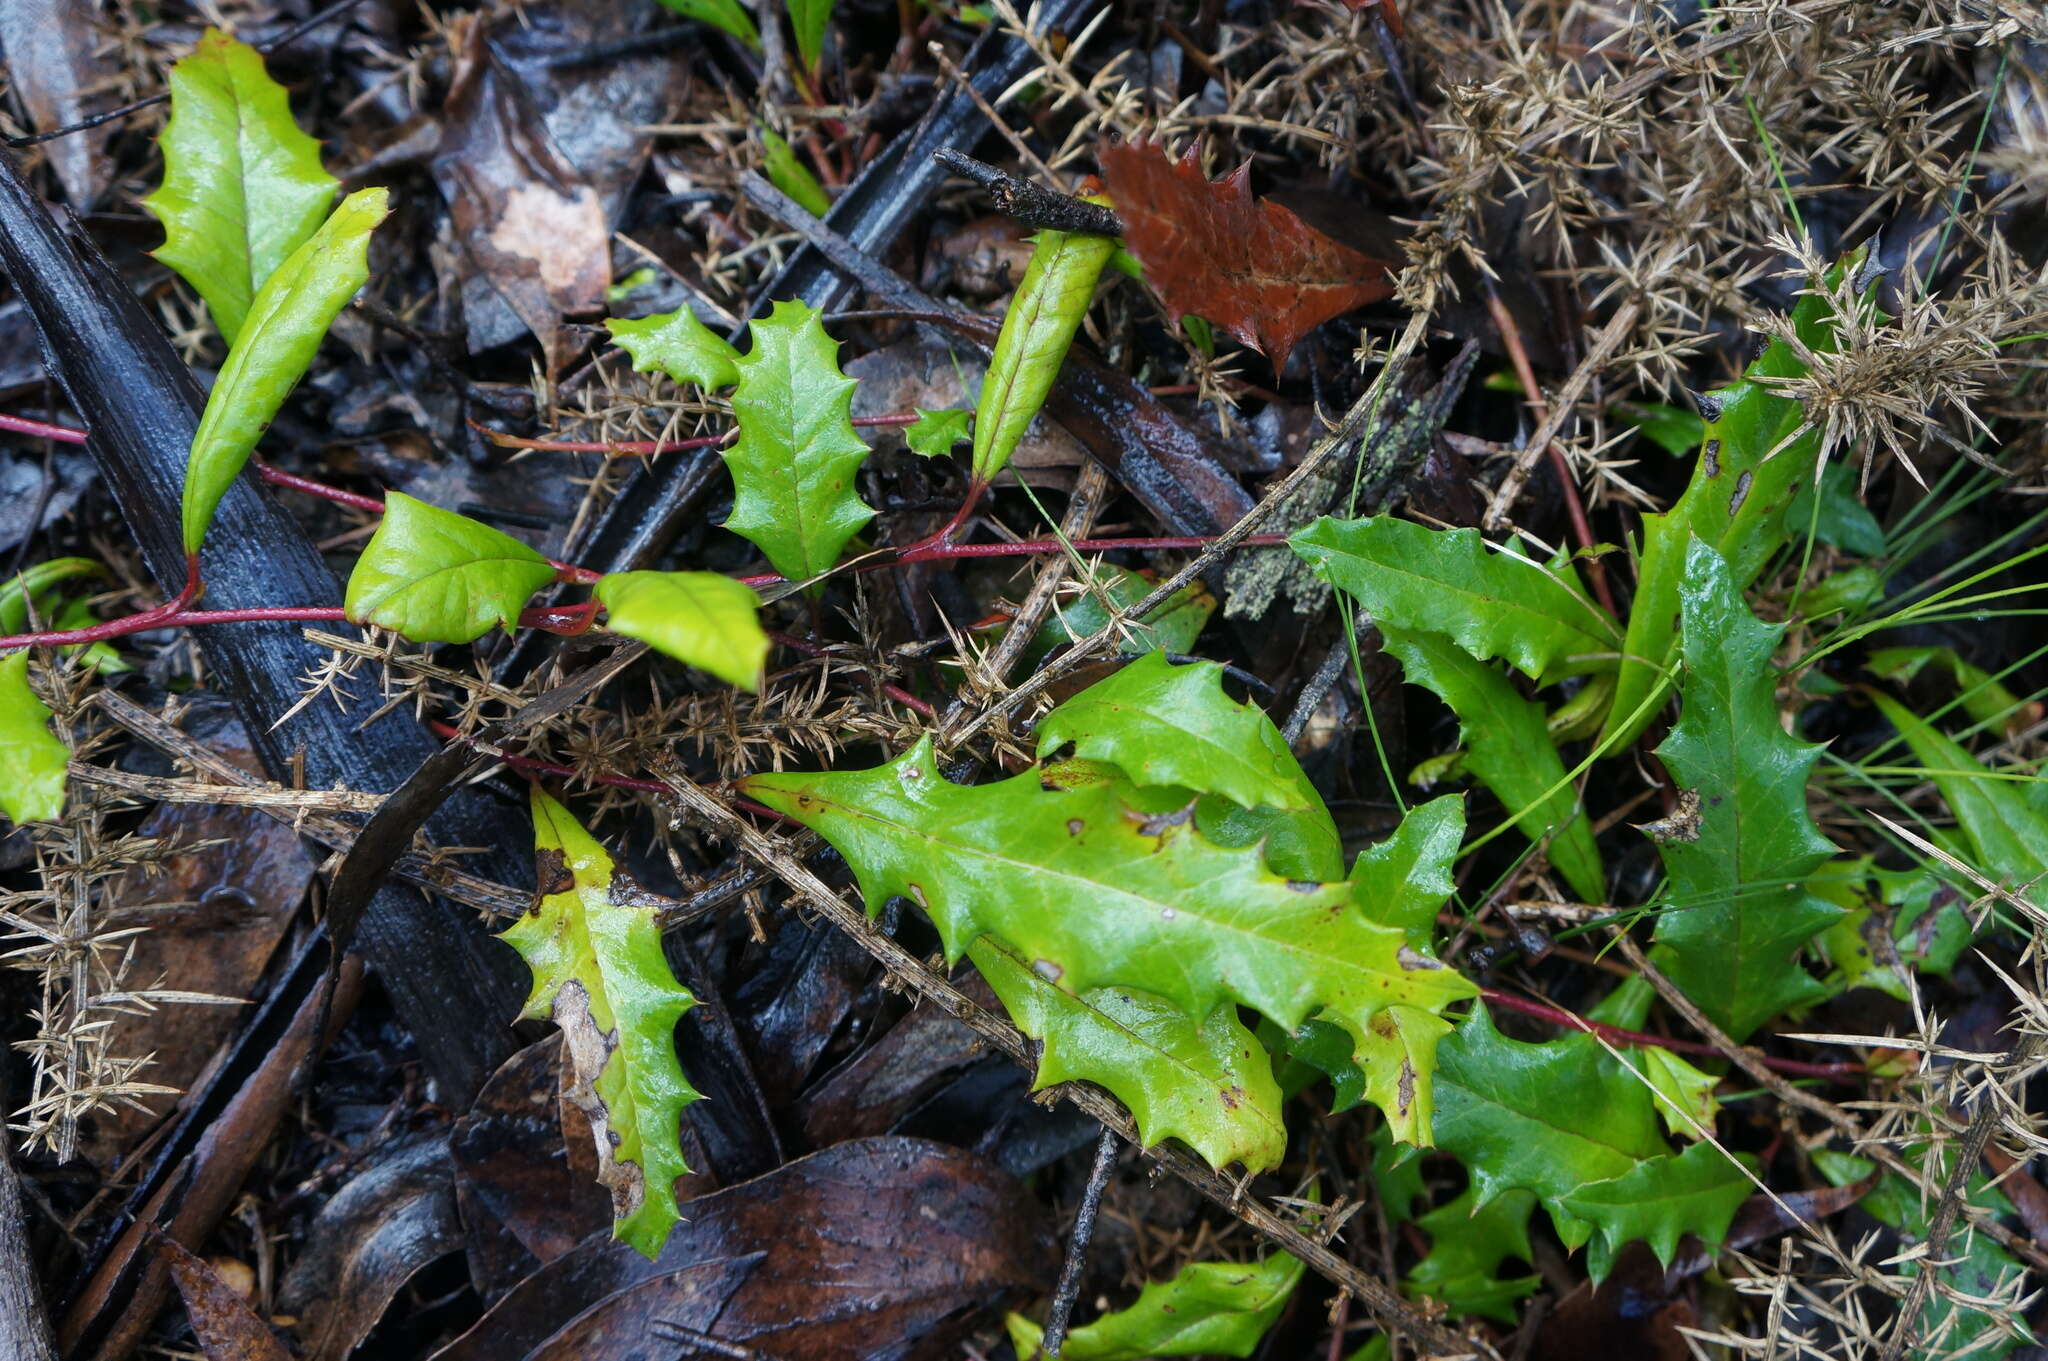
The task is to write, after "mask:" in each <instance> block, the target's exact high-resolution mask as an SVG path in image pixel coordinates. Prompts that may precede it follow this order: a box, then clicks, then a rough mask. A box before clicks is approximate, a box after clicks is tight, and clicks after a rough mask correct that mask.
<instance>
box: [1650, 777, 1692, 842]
mask: <svg viewBox="0 0 2048 1361" xmlns="http://www.w3.org/2000/svg"><path fill="white" fill-rule="evenodd" d="M1636 830H1637V831H1639V832H1641V833H1642V834H1643V835H1644V836H1646V837H1649V838H1650V839H1651V840H1652V841H1698V840H1699V839H1700V792H1699V791H1698V790H1697V789H1681V790H1679V791H1678V807H1676V808H1674V809H1672V810H1671V816H1669V817H1663V818H1658V819H1657V820H1656V821H1655V822H1640V823H1637V824H1636Z"/></svg>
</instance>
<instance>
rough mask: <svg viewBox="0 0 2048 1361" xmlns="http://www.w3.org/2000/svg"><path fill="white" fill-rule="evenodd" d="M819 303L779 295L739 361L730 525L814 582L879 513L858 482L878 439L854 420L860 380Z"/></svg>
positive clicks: (795, 574)
mask: <svg viewBox="0 0 2048 1361" xmlns="http://www.w3.org/2000/svg"><path fill="white" fill-rule="evenodd" d="M819 316H820V314H819V312H818V309H817V308H815V307H811V306H808V305H806V304H804V303H800V302H778V303H776V304H775V310H774V311H773V312H771V313H769V314H768V315H767V316H765V317H762V318H759V319H758V320H756V321H755V322H754V325H753V339H754V343H753V348H752V349H751V350H749V351H748V352H747V353H746V354H745V355H743V356H741V357H740V359H738V360H737V361H736V367H737V368H738V371H739V386H737V387H735V388H734V389H733V394H732V412H733V419H734V420H735V421H736V422H737V423H738V424H739V428H740V435H739V439H738V440H737V441H735V442H734V444H733V445H732V447H731V448H729V449H727V450H726V451H725V465H726V467H727V468H729V469H731V471H732V483H733V503H732V515H731V516H730V517H729V518H728V519H727V520H726V522H725V527H726V528H727V529H730V530H731V531H732V532H733V533H735V534H740V535H744V536H745V537H747V538H749V539H751V540H753V541H754V543H755V544H756V545H757V546H758V547H759V548H760V549H761V551H762V552H763V553H765V554H767V555H768V561H769V562H770V563H772V564H773V565H774V567H775V570H776V571H778V572H780V573H782V575H783V576H785V577H788V578H789V579H790V580H791V581H804V580H807V579H808V578H811V577H814V576H816V575H818V574H819V573H820V572H823V571H825V570H826V569H827V568H829V567H831V566H832V564H834V563H835V562H837V561H839V550H840V549H842V548H844V547H845V546H846V541H847V540H848V539H850V538H852V537H853V536H854V535H855V534H857V533H859V532H860V528H861V526H863V525H865V524H866V523H867V522H868V521H869V520H872V519H873V518H874V517H875V512H874V510H873V509H872V508H871V507H869V506H868V505H867V504H866V503H864V502H863V501H862V500H861V499H860V496H859V495H858V494H857V493H856V492H855V491H854V489H853V477H854V473H855V472H856V471H857V470H858V469H859V467H860V465H861V462H862V460H864V459H865V458H866V457H867V456H868V446H867V445H866V443H864V442H863V441H862V440H861V437H860V436H859V435H857V434H855V433H854V429H853V415H852V412H853V380H852V379H851V378H848V377H847V376H846V375H845V374H843V373H841V372H840V371H839V360H838V357H837V356H838V353H839V342H837V341H835V340H834V339H832V337H831V336H829V335H827V334H825V327H824V325H823V323H822V322H821V321H820V320H819Z"/></svg>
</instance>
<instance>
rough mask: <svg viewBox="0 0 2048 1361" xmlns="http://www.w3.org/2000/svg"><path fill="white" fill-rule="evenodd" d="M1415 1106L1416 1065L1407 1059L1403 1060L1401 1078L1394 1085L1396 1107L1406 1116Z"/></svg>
mask: <svg viewBox="0 0 2048 1361" xmlns="http://www.w3.org/2000/svg"><path fill="white" fill-rule="evenodd" d="M1413 1104H1415V1065H1414V1064H1412V1063H1410V1062H1409V1061H1408V1060H1407V1059H1402V1060H1401V1077H1400V1080H1399V1081H1397V1082H1396V1083H1395V1084H1394V1106H1395V1108H1396V1109H1397V1110H1398V1111H1400V1113H1401V1114H1403V1115H1406V1114H1407V1113H1408V1108H1409V1107H1410V1106H1411V1105H1413Z"/></svg>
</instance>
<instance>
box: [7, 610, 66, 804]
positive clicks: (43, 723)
mask: <svg viewBox="0 0 2048 1361" xmlns="http://www.w3.org/2000/svg"><path fill="white" fill-rule="evenodd" d="M70 759H71V753H70V751H69V750H68V749H66V747H65V746H64V744H63V743H62V742H60V741H58V740H57V738H56V736H55V735H54V734H53V733H51V731H50V709H49V706H48V705H46V704H44V703H43V701H42V699H41V698H40V697H39V696H38V695H37V694H36V692H35V691H34V690H33V689H31V688H30V687H29V683H28V653H27V652H25V651H24V652H10V653H8V654H7V655H6V656H4V657H0V812H5V813H6V814H7V816H8V817H10V818H12V819H13V820H14V821H15V823H17V824H20V823H24V822H50V821H54V820H55V819H57V818H60V817H63V816H64V766H65V763H66V762H68V761H69V760H70Z"/></svg>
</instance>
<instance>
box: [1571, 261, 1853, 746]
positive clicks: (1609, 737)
mask: <svg viewBox="0 0 2048 1361" xmlns="http://www.w3.org/2000/svg"><path fill="white" fill-rule="evenodd" d="M1862 260H1863V252H1862V251H1860V250H1859V251H1857V252H1855V253H1853V254H1851V255H1850V256H1849V257H1847V258H1846V259H1844V260H1843V261H1841V262H1840V263H1838V264H1836V265H1835V266H1834V267H1833V268H1832V269H1830V270H1829V271H1828V275H1827V282H1829V283H1830V284H1833V283H1836V282H1839V280H1840V279H1841V277H1842V271H1843V270H1844V269H1851V270H1853V269H1856V268H1858V267H1859V266H1860V265H1861V264H1862ZM1875 286H1876V283H1875V281H1874V280H1873V281H1872V287H1873V288H1874V287H1875ZM1792 323H1793V326H1794V327H1795V328H1796V330H1797V332H1798V334H1799V336H1800V338H1801V340H1802V341H1803V342H1804V343H1805V345H1806V346H1807V348H1808V349H1810V350H1812V351H1813V352H1815V353H1819V354H1828V353H1833V351H1834V349H1835V345H1836V336H1835V316H1834V311H1833V309H1832V308H1831V307H1830V306H1829V304H1828V301H1827V299H1826V298H1825V297H1822V296H1820V295H1818V294H1809V295H1808V296H1806V297H1803V298H1801V299H1800V300H1799V303H1798V305H1797V306H1795V307H1794V308H1793V309H1792ZM1804 372H1805V366H1804V364H1803V363H1802V362H1801V361H1800V360H1799V358H1798V356H1797V354H1796V353H1794V351H1793V349H1792V347H1791V346H1790V345H1787V344H1786V343H1785V342H1784V341H1782V340H1773V341H1772V342H1771V343H1770V345H1769V346H1768V347H1767V348H1766V349H1765V350H1764V352H1763V353H1762V354H1761V355H1759V356H1758V357H1757V359H1756V361H1755V362H1754V363H1752V364H1751V365H1750V366H1749V368H1748V370H1747V371H1746V374H1745V377H1744V381H1742V382H1740V383H1737V384H1735V385H1734V386H1733V387H1729V388H1724V389H1722V390H1720V391H1717V392H1714V393H1710V394H1708V396H1707V398H1706V410H1707V413H1708V414H1710V415H1712V416H1713V419H1712V420H1709V421H1707V422H1706V431H1705V437H1704V439H1703V441H1702V443H1701V445H1700V459H1699V463H1698V464H1697V465H1695V467H1694V468H1693V475H1692V481H1691V482H1690V483H1689V484H1688V485H1687V487H1686V489H1685V494H1684V495H1683V496H1681V497H1680V498H1679V499H1678V502H1677V503H1676V504H1675V505H1673V506H1672V508H1671V510H1670V512H1669V513H1668V514H1664V515H1645V516H1644V517H1643V556H1642V563H1641V566H1640V568H1639V570H1638V574H1637V584H1636V598H1635V603H1634V605H1633V606H1632V607H1631V609H1630V611H1629V619H1628V638H1627V642H1626V643H1625V644H1624V646H1623V655H1622V662H1621V673H1620V676H1619V678H1618V680H1617V683H1616V687H1615V695H1614V708H1613V709H1612V710H1611V711H1610V712H1609V714H1608V719H1607V727H1606V730H1605V732H1604V733H1603V735H1602V737H1601V742H1602V744H1603V746H1606V747H1607V748H1608V749H1610V750H1612V749H1617V748H1619V747H1621V746H1623V745H1625V744H1627V743H1628V742H1631V741H1633V740H1634V739H1635V737H1636V736H1637V734H1639V733H1641V732H1642V730H1643V729H1644V728H1646V727H1648V726H1649V723H1650V720H1651V719H1652V718H1654V717H1656V713H1657V708H1658V700H1659V697H1660V696H1662V695H1663V694H1664V693H1666V691H1667V688H1668V687H1669V685H1670V684H1671V681H1672V676H1671V674H1670V661H1671V657H1672V654H1673V652H1674V651H1675V645H1674V642H1673V632H1674V630H1675V628H1676V626H1677V622H1678V614H1679V608H1680V606H1679V592H1680V587H1681V584H1682V582H1683V581H1684V579H1685V575H1686V570H1687V568H1686V564H1687V559H1688V555H1689V553H1690V544H1691V541H1692V540H1693V539H1694V538H1695V537H1697V538H1699V539H1702V540H1704V541H1705V542H1706V543H1707V544H1708V545H1710V546H1711V547H1713V548H1714V549H1715V550H1716V551H1718V552H1719V553H1720V554H1721V555H1722V556H1723V557H1724V558H1726V560H1727V563H1728V570H1729V574H1730V576H1731V578H1732V579H1733V581H1734V583H1735V588H1736V589H1737V590H1738V591H1739V590H1743V589H1745V588H1747V587H1748V586H1749V584H1750V583H1751V582H1753V581H1755V580H1756V577H1757V573H1759V572H1761V571H1762V570H1763V568H1764V564H1765V563H1766V562H1768V561H1769V560H1770V558H1771V555H1772V554H1774V553H1776V552H1777V551H1778V550H1779V548H1781V547H1783V546H1784V543H1785V541H1786V538H1787V536H1788V534H1789V533H1790V532H1791V527H1794V526H1804V525H1806V524H1808V523H1810V522H1811V520H1812V514H1813V511H1812V506H1813V502H1812V497H1813V495H1814V488H1813V481H1814V471H1815V469H1814V464H1815V462H1816V461H1817V460H1818V459H1819V457H1820V431H1819V430H1816V429H1806V430H1804V433H1798V432H1800V431H1801V430H1802V427H1804V426H1805V425H1806V412H1805V410H1804V408H1802V407H1801V406H1800V405H1799V403H1798V402H1797V401H1796V400H1794V399H1793V398H1791V397H1785V396H1780V395H1779V394H1778V393H1777V392H1776V391H1774V390H1773V389H1772V388H1771V386H1770V385H1769V383H1768V382H1766V381H1765V380H1767V379H1771V378H1781V379H1782V378H1793V377H1798V376H1800V375H1802V374H1803V373H1804ZM1795 434H1796V438H1795Z"/></svg>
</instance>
